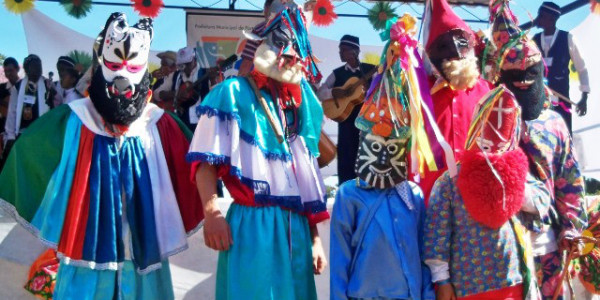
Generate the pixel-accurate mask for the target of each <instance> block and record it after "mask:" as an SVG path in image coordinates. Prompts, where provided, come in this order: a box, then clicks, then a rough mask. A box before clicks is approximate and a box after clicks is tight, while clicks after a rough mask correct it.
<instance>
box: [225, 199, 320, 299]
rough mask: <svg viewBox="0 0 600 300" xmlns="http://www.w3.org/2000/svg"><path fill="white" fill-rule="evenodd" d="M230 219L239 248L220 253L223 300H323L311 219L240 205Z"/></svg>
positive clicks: (231, 210)
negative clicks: (314, 262) (319, 292)
mask: <svg viewBox="0 0 600 300" xmlns="http://www.w3.org/2000/svg"><path fill="white" fill-rule="evenodd" d="M227 221H228V222H229V225H230V226H231V233H232V235H233V246H232V247H231V248H230V249H229V250H228V251H221V252H220V253H219V262H218V268H217V286H216V299H217V300H239V299H247V300H254V299H256V300H267V299H271V300H312V299H315V300H316V299H317V291H316V287H315V278H314V275H313V267H312V243H311V237H310V230H309V228H308V221H307V219H306V217H304V216H301V215H298V214H296V213H293V212H290V211H286V210H283V209H281V208H280V207H277V206H269V207H249V206H243V205H239V204H235V203H234V204H232V205H231V207H230V208H229V211H228V212H227Z"/></svg>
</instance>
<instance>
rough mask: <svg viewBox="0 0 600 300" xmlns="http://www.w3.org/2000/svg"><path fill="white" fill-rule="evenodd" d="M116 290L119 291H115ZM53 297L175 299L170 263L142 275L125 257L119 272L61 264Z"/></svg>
mask: <svg viewBox="0 0 600 300" xmlns="http://www.w3.org/2000/svg"><path fill="white" fill-rule="evenodd" d="M116 293H118V294H116ZM53 298H54V299H61V300H63V299H77V300H106V299H119V300H121V299H123V300H152V299H156V300H159V299H160V300H163V299H165V300H169V299H174V298H175V296H174V294H173V284H172V283H171V271H170V270H169V262H168V261H166V260H165V261H163V263H162V267H161V268H160V269H158V270H155V271H152V272H149V273H148V274H145V275H141V274H138V273H137V272H136V270H135V267H134V265H133V263H132V262H131V261H130V260H126V261H125V262H124V263H123V266H122V268H121V269H120V270H119V271H113V270H92V269H90V268H82V267H76V266H72V265H67V264H64V263H63V262H62V261H61V263H60V266H59V267H58V274H57V275H56V286H55V287H54V297H53Z"/></svg>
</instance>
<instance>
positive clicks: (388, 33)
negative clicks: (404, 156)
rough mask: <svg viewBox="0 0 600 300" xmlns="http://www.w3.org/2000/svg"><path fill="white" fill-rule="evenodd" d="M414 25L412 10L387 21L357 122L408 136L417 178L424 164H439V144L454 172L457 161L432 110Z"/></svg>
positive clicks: (363, 128)
mask: <svg viewBox="0 0 600 300" xmlns="http://www.w3.org/2000/svg"><path fill="white" fill-rule="evenodd" d="M415 24H416V19H415V18H414V17H413V16H411V15H409V14H405V15H404V16H402V17H401V18H392V19H390V20H388V21H387V23H386V29H385V31H383V32H382V33H381V34H380V36H381V39H382V40H384V41H387V43H386V45H385V47H384V52H383V54H382V57H381V63H380V66H379V70H378V74H377V75H376V76H375V78H374V79H373V82H372V83H371V87H370V88H369V90H368V91H367V95H366V100H365V104H364V105H363V108H362V109H361V111H360V114H359V116H358V118H357V119H356V121H355V125H356V127H357V128H358V129H359V130H361V131H364V132H368V133H371V134H374V135H379V136H382V137H401V138H407V139H408V138H409V139H410V143H409V145H410V159H411V162H410V170H411V173H412V175H413V177H414V178H415V180H418V178H419V175H422V174H424V171H425V165H427V168H428V169H429V170H431V171H436V170H438V168H439V167H441V165H442V164H443V160H442V159H441V157H442V154H441V149H443V152H444V153H445V157H446V163H447V165H448V169H449V171H450V174H451V175H452V176H454V175H455V174H456V163H455V161H454V156H453V155H452V150H451V149H450V146H449V145H448V144H447V143H446V141H445V140H444V139H443V137H442V135H441V133H440V131H439V129H438V127H437V125H436V124H435V121H434V120H433V117H432V115H431V112H430V111H431V107H432V105H431V98H430V97H431V96H430V95H429V93H428V92H429V87H428V85H427V79H426V75H425V73H424V70H423V69H422V68H421V66H422V60H421V58H420V57H419V55H418V52H417V47H418V42H417V40H416V39H415V34H416V27H415ZM424 103H425V104H424ZM428 133H429V134H428ZM434 137H435V138H434Z"/></svg>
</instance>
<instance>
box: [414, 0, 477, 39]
mask: <svg viewBox="0 0 600 300" xmlns="http://www.w3.org/2000/svg"><path fill="white" fill-rule="evenodd" d="M429 4H430V6H431V7H430V9H431V11H430V16H429V34H428V35H427V43H426V44H425V49H429V46H431V43H433V41H435V39H437V38H438V37H439V36H440V35H442V34H444V33H446V32H448V31H450V30H454V29H462V30H464V31H466V32H469V33H470V34H471V35H473V31H472V30H471V28H470V27H469V25H467V23H465V21H463V19H461V18H460V17H459V16H458V15H456V13H454V10H452V7H450V4H448V2H447V1H446V0H431V1H430V3H429Z"/></svg>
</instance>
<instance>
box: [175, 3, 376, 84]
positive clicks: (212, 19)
mask: <svg viewBox="0 0 600 300" xmlns="http://www.w3.org/2000/svg"><path fill="white" fill-rule="evenodd" d="M186 12H187V14H186V18H187V19H186V25H187V28H186V31H187V45H188V46H196V47H199V50H200V53H199V56H200V60H201V63H202V64H203V66H214V65H215V63H216V60H217V59H218V58H223V59H224V58H227V57H229V56H230V55H231V54H234V53H235V54H237V55H238V56H240V55H241V53H242V50H243V49H244V45H245V44H246V38H245V36H244V34H243V32H244V31H246V32H251V31H252V29H253V28H254V26H255V25H256V24H258V23H260V22H262V21H264V16H263V15H262V14H260V13H257V12H250V11H235V12H232V11H229V10H214V9H210V10H209V9H190V10H186ZM309 31H310V28H309ZM348 33H349V34H351V32H348ZM309 39H310V42H311V47H312V49H313V54H314V55H315V56H316V57H317V58H318V59H319V60H320V61H321V62H320V63H319V64H318V68H319V70H320V71H321V73H322V74H323V80H325V78H327V76H328V75H329V74H331V72H332V71H333V70H334V69H335V68H337V67H340V66H341V65H342V62H341V61H340V58H339V53H338V45H339V41H337V40H332V39H327V38H322V37H317V36H314V35H310V34H309ZM382 49H383V42H382V43H381V45H380V46H372V45H361V60H363V61H364V60H368V61H369V62H371V63H372V62H373V61H377V60H378V58H379V55H380V54H381V51H382ZM227 75H228V74H226V76H227Z"/></svg>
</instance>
